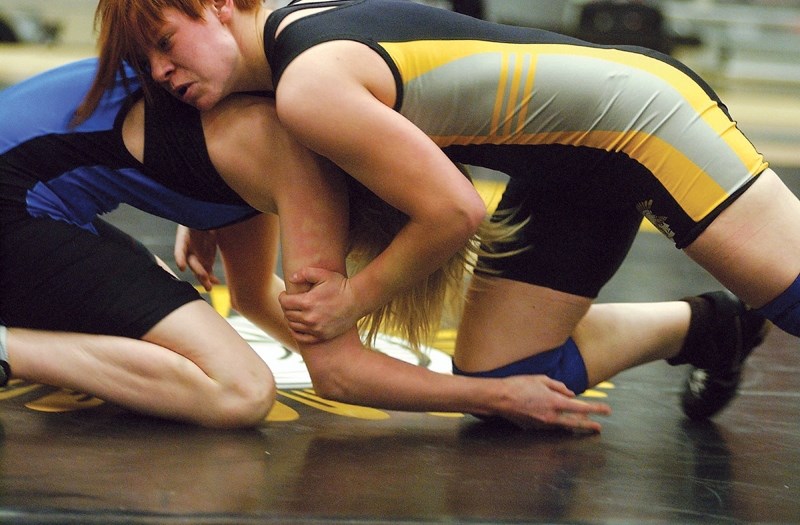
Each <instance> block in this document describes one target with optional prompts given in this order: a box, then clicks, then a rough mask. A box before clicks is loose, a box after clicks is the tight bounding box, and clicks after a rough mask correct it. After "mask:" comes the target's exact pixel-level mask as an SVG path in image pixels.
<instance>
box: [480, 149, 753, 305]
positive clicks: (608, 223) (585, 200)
mask: <svg viewBox="0 0 800 525" xmlns="http://www.w3.org/2000/svg"><path fill="white" fill-rule="evenodd" d="M498 149H500V148H498ZM529 154H530V151H525V149H524V148H514V147H511V148H502V155H496V156H497V157H500V158H502V159H504V162H505V165H502V166H499V168H501V169H503V170H504V171H505V172H506V173H509V174H511V179H510V181H509V183H508V186H507V188H506V191H505V193H504V194H503V198H502V199H501V201H500V203H499V205H498V210H516V213H517V215H516V216H515V217H516V220H525V219H528V221H529V222H528V224H527V225H526V226H525V227H524V229H523V230H522V231H521V232H520V235H519V238H518V239H517V241H516V242H515V243H513V244H512V245H505V246H503V247H502V249H503V251H505V250H516V249H522V250H524V251H523V252H522V253H519V254H517V255H513V256H508V257H503V258H499V259H492V258H485V259H484V258H482V259H481V260H480V262H479V269H478V273H480V267H483V268H486V269H491V271H492V273H491V274H490V275H498V274H499V275H500V276H501V277H503V278H506V279H511V280H515V281H521V282H526V283H529V284H535V285H538V286H544V287H547V288H551V289H554V290H558V291H562V292H566V293H571V294H574V295H580V296H583V297H591V298H595V297H597V295H598V293H599V292H600V289H601V288H602V287H603V286H604V285H605V284H606V283H607V282H608V281H609V280H610V279H611V277H613V276H614V274H615V273H616V272H617V270H618V269H619V267H620V265H621V264H622V262H623V261H624V259H625V257H626V255H627V254H628V252H629V251H630V248H631V245H632V243H633V240H634V238H635V237H636V234H637V232H638V231H639V226H640V224H641V222H642V219H643V217H644V216H646V217H648V218H649V219H650V220H651V221H653V222H654V223H655V224H657V225H658V226H659V227H660V228H661V229H662V231H663V232H664V233H665V234H668V233H669V234H670V235H668V236H669V237H671V238H672V241H673V242H675V243H676V246H677V247H678V248H683V247H685V246H686V245H688V244H690V243H691V241H693V240H694V239H695V238H696V237H697V236H698V235H699V234H700V233H702V231H703V230H704V229H705V228H706V227H707V226H708V224H710V223H711V222H712V221H713V219H714V218H715V217H716V216H717V215H718V214H719V213H720V212H721V211H722V210H723V209H725V207H727V206H728V205H729V204H730V203H731V202H733V201H734V200H735V199H736V198H737V197H738V196H739V195H740V194H741V193H742V192H743V191H744V190H745V189H746V188H747V187H749V185H750V184H751V183H752V182H753V181H754V180H755V177H753V178H752V179H751V180H750V181H748V183H747V184H745V185H743V186H742V187H741V188H740V189H739V190H738V191H737V192H736V193H734V194H733V195H731V196H730V197H729V198H728V199H726V200H725V201H724V202H722V203H721V204H720V205H718V206H717V208H716V209H715V210H713V211H712V212H710V213H708V214H707V215H706V216H705V217H704V218H703V220H702V221H700V222H694V221H693V220H691V218H689V217H688V216H686V214H685V213H683V211H682V209H681V207H680V204H679V203H677V202H676V200H675V199H674V198H673V197H672V196H671V195H670V194H669V193H668V191H667V190H666V189H665V188H664V186H663V185H662V184H661V182H660V181H659V180H658V179H656V178H655V177H653V176H652V174H651V173H650V172H649V171H648V170H647V169H645V168H644V167H643V166H641V165H640V164H638V163H637V162H635V161H633V160H632V159H630V158H628V157H627V156H624V155H609V154H608V153H606V152H603V151H599V150H596V149H592V148H580V147H570V146H544V147H539V148H538V149H537V155H536V157H535V162H532V161H529V160H528V158H527V157H526V156H527V155H529ZM531 166H533V167H534V168H535V170H536V173H535V176H532V177H531V176H525V175H526V172H528V171H531ZM598 166H602V168H598ZM653 199H655V200H656V201H657V202H659V203H661V205H662V206H663V208H662V209H661V210H660V211H662V212H663V214H664V215H667V216H669V217H672V220H671V221H670V222H669V224H659V221H658V219H659V218H658V217H653V216H652V215H653V214H648V209H647V205H648V203H649V202H651V201H652V200H653ZM658 215H661V213H658ZM500 217H501V216H497V218H500ZM669 228H672V229H673V230H674V235H671V234H672V232H671V231H669ZM665 230H666V231H665Z"/></svg>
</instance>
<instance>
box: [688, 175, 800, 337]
mask: <svg viewBox="0 0 800 525" xmlns="http://www.w3.org/2000/svg"><path fill="white" fill-rule="evenodd" d="M685 252H686V254H687V255H689V257H691V258H692V259H693V260H694V261H696V262H697V263H698V264H700V265H701V266H703V268H705V269H706V270H708V272H709V273H711V274H712V275H713V276H714V277H716V278H717V279H718V280H719V281H720V282H721V283H722V284H723V285H724V286H725V287H726V288H728V289H729V290H730V291H732V292H733V293H735V294H736V295H737V296H739V297H740V298H741V299H742V300H744V301H745V302H746V303H747V304H749V305H750V306H752V307H754V308H760V307H762V306H764V305H765V304H767V303H768V302H770V301H772V300H773V299H775V298H776V297H777V296H779V295H780V294H781V293H782V292H783V291H784V290H786V289H787V288H788V287H789V286H790V285H791V283H792V282H793V281H794V280H795V279H796V278H797V276H798V275H799V274H800V201H798V199H797V197H796V196H795V195H794V194H793V193H792V192H791V191H790V190H789V189H788V188H787V187H786V185H784V184H783V182H782V181H781V180H780V179H779V178H778V176H777V175H776V174H775V172H774V171H772V170H770V169H767V170H766V171H765V172H764V173H762V174H761V175H760V176H759V177H758V179H757V180H756V181H755V182H753V184H752V185H751V186H750V187H749V188H748V189H747V190H746V191H745V192H744V193H743V194H742V195H741V196H740V197H739V198H738V199H736V200H735V201H734V202H733V203H732V204H731V205H730V206H729V207H728V208H727V209H725V210H724V211H723V212H722V213H721V214H720V215H719V217H717V218H716V219H715V220H714V221H713V222H712V223H711V224H710V225H709V226H708V228H706V230H705V231H704V232H703V233H702V234H701V235H700V236H699V237H698V238H697V239H696V240H695V241H694V242H693V243H692V244H690V245H689V246H688V247H686V248H685ZM795 335H800V334H795Z"/></svg>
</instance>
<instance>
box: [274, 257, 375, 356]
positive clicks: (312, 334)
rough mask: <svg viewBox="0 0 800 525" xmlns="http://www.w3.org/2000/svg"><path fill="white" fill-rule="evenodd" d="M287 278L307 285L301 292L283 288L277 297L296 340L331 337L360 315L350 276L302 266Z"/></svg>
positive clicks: (289, 280) (303, 340)
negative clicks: (291, 291)
mask: <svg viewBox="0 0 800 525" xmlns="http://www.w3.org/2000/svg"><path fill="white" fill-rule="evenodd" d="M287 281H288V282H289V283H291V284H294V285H298V286H303V285H305V286H307V287H309V289H308V290H307V291H305V292H301V293H294V294H290V293H286V292H284V293H281V294H280V296H279V297H278V300H279V302H280V304H281V308H282V309H283V314H284V316H285V317H286V321H287V323H288V325H289V328H290V329H291V330H292V334H293V335H294V337H295V338H296V339H297V342H298V343H302V344H315V343H320V342H322V341H327V340H328V339H332V338H334V337H336V336H338V335H341V334H343V333H344V332H346V331H347V330H349V329H351V328H352V327H353V326H355V324H356V322H357V321H358V319H359V318H360V317H361V314H360V312H359V309H358V302H357V299H356V297H355V295H354V293H353V289H352V287H351V286H350V280H349V279H348V278H347V277H345V276H344V275H342V274H340V273H337V272H332V271H329V270H325V269H322V268H310V267H306V268H303V269H301V270H299V271H298V272H296V273H294V274H292V275H291V276H290V277H289V278H288V279H287Z"/></svg>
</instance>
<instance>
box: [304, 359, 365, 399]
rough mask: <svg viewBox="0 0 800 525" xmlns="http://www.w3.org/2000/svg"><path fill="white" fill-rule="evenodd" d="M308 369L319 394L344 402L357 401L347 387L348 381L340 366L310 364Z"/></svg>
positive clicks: (315, 389)
mask: <svg viewBox="0 0 800 525" xmlns="http://www.w3.org/2000/svg"><path fill="white" fill-rule="evenodd" d="M307 364H308V363H307ZM308 371H309V374H310V376H311V383H312V384H313V386H314V391H315V392H316V393H317V395H318V396H320V397H323V398H325V399H328V400H330V401H339V402H342V403H347V402H353V401H355V400H354V399H353V396H352V395H351V393H350V392H349V389H348V388H347V385H348V381H347V380H346V378H345V377H344V373H343V372H344V371H343V370H341V369H340V368H339V367H337V366H309V367H308Z"/></svg>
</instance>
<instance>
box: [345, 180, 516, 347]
mask: <svg viewBox="0 0 800 525" xmlns="http://www.w3.org/2000/svg"><path fill="white" fill-rule="evenodd" d="M459 168H460V169H461V171H462V172H463V173H464V175H465V176H466V177H467V178H470V180H471V177H470V176H469V172H468V171H467V169H466V167H465V166H462V165H459ZM348 181H349V184H350V199H351V202H350V247H349V251H348V271H349V273H350V274H351V275H353V274H355V273H357V272H358V271H359V270H360V269H362V268H363V267H365V266H366V265H367V264H368V263H369V262H370V261H371V260H373V259H374V258H375V257H377V256H378V254H380V253H381V252H382V251H383V250H384V249H385V248H386V247H387V246H388V245H389V243H390V242H391V241H392V239H393V238H394V237H395V235H396V234H397V233H398V232H399V231H400V229H401V228H402V227H403V226H404V225H405V224H406V222H408V216H407V215H405V214H404V213H402V212H401V211H399V210H397V209H395V208H393V207H391V206H390V205H389V204H387V203H386V202H384V201H382V200H381V199H380V198H379V197H377V196H376V195H375V194H373V193H372V192H370V191H369V190H368V189H367V188H365V187H364V186H362V185H361V184H360V183H358V181H356V180H355V179H353V178H352V177H348ZM515 219H516V213H515V211H514V210H509V211H502V212H495V219H494V220H492V219H491V218H490V217H489V216H488V215H487V217H486V218H485V219H484V220H483V222H482V223H481V225H480V227H479V228H478V231H477V233H476V234H475V235H474V236H473V237H472V238H471V239H470V240H469V242H467V244H465V245H464V246H463V247H462V248H461V249H460V250H459V251H458V252H457V253H455V254H454V255H453V256H452V257H451V258H450V259H449V260H448V261H447V262H446V263H445V264H444V265H442V266H441V267H440V268H438V269H437V270H436V271H435V272H433V273H432V274H430V275H429V276H428V277H427V278H425V279H424V280H422V281H421V282H419V283H417V284H415V285H414V286H413V287H411V288H410V289H408V290H405V291H404V292H401V293H400V294H398V295H396V296H395V297H394V298H393V299H392V300H391V301H390V302H389V303H388V304H386V305H384V306H383V307H381V308H379V309H378V310H376V311H374V312H372V313H371V314H369V315H367V316H366V317H364V318H363V319H361V321H360V322H359V330H360V332H361V334H362V337H363V338H364V340H365V343H366V344H367V345H368V346H371V345H374V343H375V339H376V337H377V336H378V334H379V333H381V332H382V333H387V334H390V335H394V336H397V337H399V338H401V339H403V340H405V341H406V342H407V343H408V346H409V349H410V350H411V351H412V352H413V353H414V354H415V355H416V356H417V357H418V359H420V360H421V361H424V360H425V359H426V357H425V355H424V353H423V352H422V348H423V347H424V346H426V345H428V344H429V343H430V342H431V341H432V338H433V336H434V335H435V334H436V332H437V330H438V329H439V327H440V324H441V321H442V319H444V318H446V317H447V316H451V317H453V318H457V317H458V316H459V315H460V311H461V308H462V306H463V304H464V300H465V293H464V292H465V283H466V278H467V277H468V276H469V275H470V274H471V273H472V271H473V270H474V269H475V267H476V265H477V259H478V257H479V256H482V257H489V258H496V257H506V256H509V255H513V254H515V253H519V252H520V251H521V250H513V251H506V250H503V249H502V245H503V244H506V243H511V242H512V241H514V240H516V238H517V236H518V233H519V230H520V229H521V228H523V227H524V226H525V224H527V220H525V221H522V222H515ZM482 270H484V271H486V272H487V273H492V272H491V270H486V269H483V268H482Z"/></svg>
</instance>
